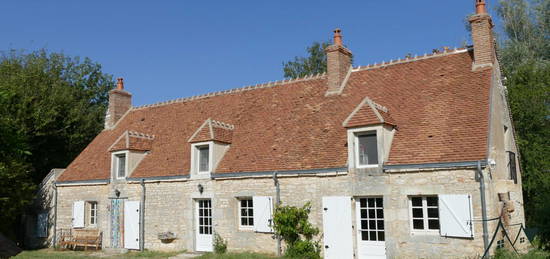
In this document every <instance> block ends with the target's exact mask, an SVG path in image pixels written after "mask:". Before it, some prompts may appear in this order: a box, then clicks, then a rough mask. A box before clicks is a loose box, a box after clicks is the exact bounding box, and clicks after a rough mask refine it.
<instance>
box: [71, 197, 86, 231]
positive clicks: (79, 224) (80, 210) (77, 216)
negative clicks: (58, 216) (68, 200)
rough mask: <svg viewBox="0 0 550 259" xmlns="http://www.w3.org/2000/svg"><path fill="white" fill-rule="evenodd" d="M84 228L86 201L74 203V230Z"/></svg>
mask: <svg viewBox="0 0 550 259" xmlns="http://www.w3.org/2000/svg"><path fill="white" fill-rule="evenodd" d="M83 227H84V201H75V202H74V203H73V228H83Z"/></svg>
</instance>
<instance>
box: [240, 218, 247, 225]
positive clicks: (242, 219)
mask: <svg viewBox="0 0 550 259" xmlns="http://www.w3.org/2000/svg"><path fill="white" fill-rule="evenodd" d="M246 225H248V221H247V220H246V218H241V226H246Z"/></svg>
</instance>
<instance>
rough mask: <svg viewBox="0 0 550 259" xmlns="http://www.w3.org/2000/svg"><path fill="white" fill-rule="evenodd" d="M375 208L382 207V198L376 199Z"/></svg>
mask: <svg viewBox="0 0 550 259" xmlns="http://www.w3.org/2000/svg"><path fill="white" fill-rule="evenodd" d="M376 207H379V208H382V207H384V202H383V201H382V198H376Z"/></svg>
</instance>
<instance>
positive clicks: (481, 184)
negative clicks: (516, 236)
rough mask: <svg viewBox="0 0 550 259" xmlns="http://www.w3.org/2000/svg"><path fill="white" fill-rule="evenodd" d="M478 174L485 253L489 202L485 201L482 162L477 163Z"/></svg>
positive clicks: (487, 236)
mask: <svg viewBox="0 0 550 259" xmlns="http://www.w3.org/2000/svg"><path fill="white" fill-rule="evenodd" d="M477 173H478V175H479V192H480V196H481V217H482V224H483V247H484V251H485V250H487V247H488V246H489V228H488V227H487V201H486V199H485V178H484V176H483V171H482V170H481V161H477Z"/></svg>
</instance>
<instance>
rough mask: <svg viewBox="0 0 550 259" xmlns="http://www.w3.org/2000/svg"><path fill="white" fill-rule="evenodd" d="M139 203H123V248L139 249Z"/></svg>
mask: <svg viewBox="0 0 550 259" xmlns="http://www.w3.org/2000/svg"><path fill="white" fill-rule="evenodd" d="M139 208H140V202H139V201H125V202H124V248H127V249H139V216H140V213H139Z"/></svg>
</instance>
